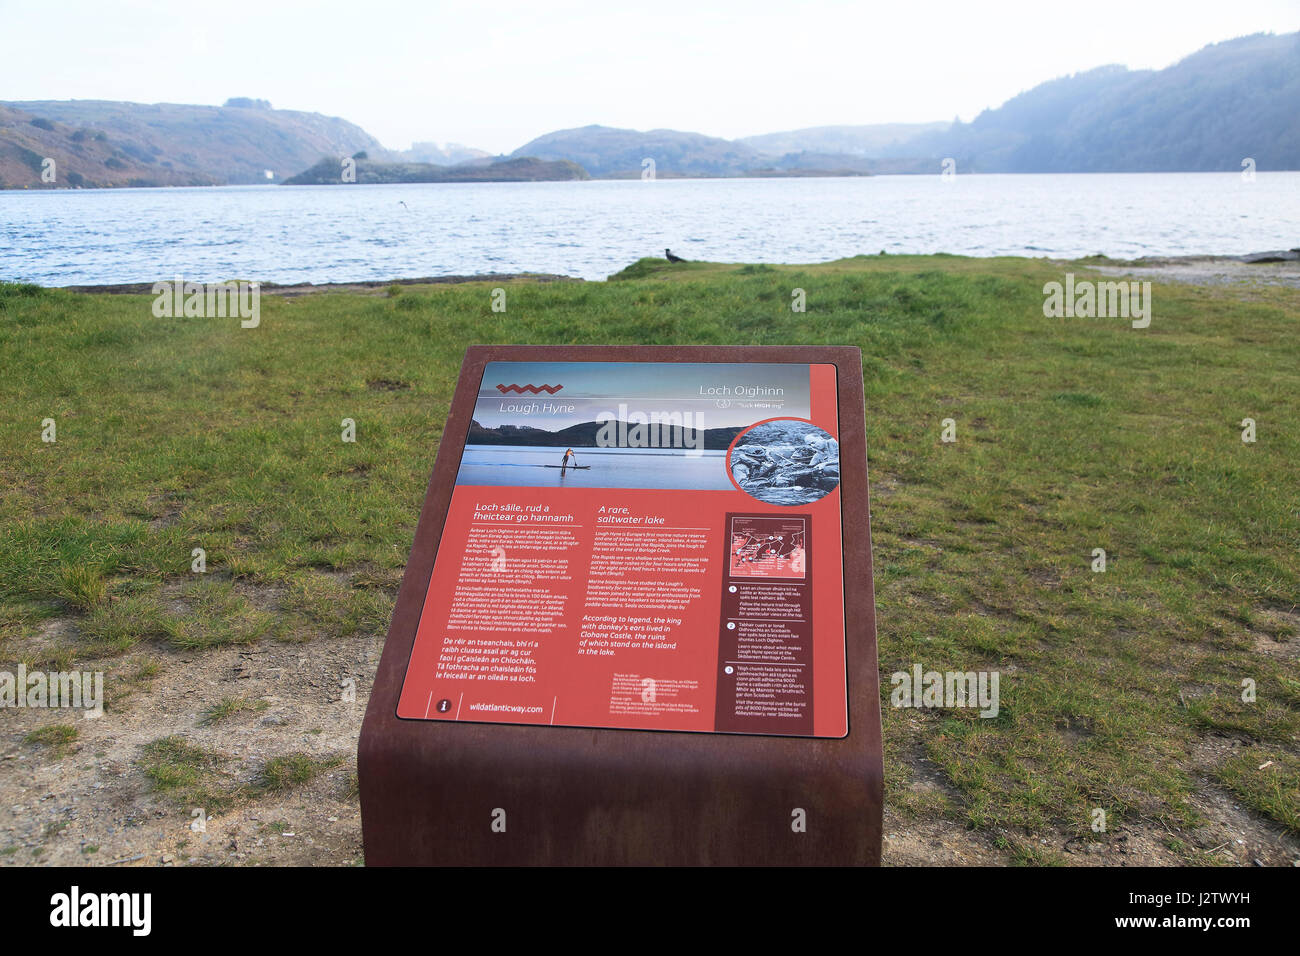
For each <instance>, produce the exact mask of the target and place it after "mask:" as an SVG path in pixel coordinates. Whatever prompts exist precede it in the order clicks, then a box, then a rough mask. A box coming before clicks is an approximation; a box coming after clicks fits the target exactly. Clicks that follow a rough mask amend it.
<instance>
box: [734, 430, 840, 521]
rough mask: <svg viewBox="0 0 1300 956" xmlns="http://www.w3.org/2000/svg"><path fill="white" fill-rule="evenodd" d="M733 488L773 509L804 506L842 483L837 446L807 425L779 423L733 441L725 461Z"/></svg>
mask: <svg viewBox="0 0 1300 956" xmlns="http://www.w3.org/2000/svg"><path fill="white" fill-rule="evenodd" d="M727 468H728V469H729V470H730V471H731V477H732V479H733V480H734V481H735V482H736V486H737V487H738V488H740V490H741V491H744V492H745V493H746V494H749V495H752V496H753V497H755V498H757V499H758V500H759V501H763V502H766V503H767V504H772V505H805V504H808V503H809V502H810V501H816V500H818V499H819V498H821V497H823V496H824V495H826V494H827V493H828V492H831V491H833V490H835V488H836V487H837V486H838V485H839V483H840V444H839V442H838V441H836V440H835V438H834V437H833V436H832V435H830V434H829V433H827V432H826V431H823V430H822V429H820V428H818V427H817V426H816V425H814V424H812V423H811V422H805V421H800V420H799V419H794V418H779V419H775V420H773V421H770V422H763V423H762V424H759V425H755V426H754V427H753V428H751V429H749V430H748V431H745V432H742V433H741V434H740V435H739V437H737V438H736V442H735V444H734V445H733V446H732V448H731V451H730V453H729V454H728V456H727Z"/></svg>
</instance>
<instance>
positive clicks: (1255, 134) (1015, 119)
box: [886, 33, 1300, 173]
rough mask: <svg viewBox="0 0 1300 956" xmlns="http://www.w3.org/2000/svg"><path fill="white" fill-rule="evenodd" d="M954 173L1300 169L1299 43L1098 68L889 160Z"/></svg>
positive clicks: (899, 150)
mask: <svg viewBox="0 0 1300 956" xmlns="http://www.w3.org/2000/svg"><path fill="white" fill-rule="evenodd" d="M886 154H887V155H893V156H896V157H900V156H907V157H912V158H915V157H921V156H923V157H927V158H929V159H930V160H932V163H931V164H930V166H931V168H933V169H935V170H937V169H938V162H939V159H940V158H941V157H947V156H951V157H953V158H954V159H956V160H957V171H958V172H959V173H960V172H985V173H1000V172H1006V173H1036V172H1177V171H1189V172H1199V171H1206V172H1208V171H1213V170H1219V171H1228V170H1234V171H1235V170H1240V169H1241V161H1242V160H1243V159H1244V158H1246V157H1251V158H1252V159H1254V160H1255V163H1256V165H1257V167H1258V168H1259V169H1261V170H1266V169H1300V33H1290V34H1285V35H1281V36H1274V35H1271V34H1256V35H1254V36H1249V37H1242V38H1240V39H1236V40H1228V41H1226V42H1224V43H1215V44H1212V45H1210V46H1207V47H1205V48H1204V49H1202V50H1200V51H1199V52H1197V53H1193V54H1192V55H1191V56H1189V57H1186V58H1185V59H1183V60H1181V61H1179V62H1178V63H1175V64H1174V65H1173V66H1170V67H1167V68H1166V69H1163V70H1128V69H1126V68H1124V67H1122V66H1104V67H1099V68H1097V69H1095V70H1089V71H1087V72H1085V73H1077V74H1075V75H1073V76H1067V77H1062V78H1060V79H1056V80H1051V81H1049V82H1047V83H1042V84H1040V85H1039V86H1036V87H1034V88H1033V89H1031V90H1029V91H1027V92H1025V93H1021V94H1020V95H1019V96H1016V97H1013V98H1012V99H1010V100H1008V101H1007V102H1006V103H1004V104H1003V105H1002V106H1000V107H998V108H997V109H995V110H985V111H984V112H983V113H981V114H980V115H979V116H978V117H976V118H975V119H974V120H973V121H972V122H970V123H967V124H955V125H953V126H952V127H951V128H950V129H949V130H947V131H944V132H939V133H928V134H922V135H919V136H917V137H914V138H912V139H910V140H907V141H906V142H903V143H900V144H897V145H896V146H894V147H891V148H889V149H887V150H886Z"/></svg>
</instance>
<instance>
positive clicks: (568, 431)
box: [466, 421, 744, 450]
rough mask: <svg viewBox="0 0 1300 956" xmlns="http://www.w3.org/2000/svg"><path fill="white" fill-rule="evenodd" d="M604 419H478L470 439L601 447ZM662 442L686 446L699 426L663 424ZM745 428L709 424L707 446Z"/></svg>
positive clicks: (720, 445) (724, 444)
mask: <svg viewBox="0 0 1300 956" xmlns="http://www.w3.org/2000/svg"><path fill="white" fill-rule="evenodd" d="M605 427H606V425H605V423H602V422H583V423H581V424H579V425H570V426H569V427H568V428H562V429H560V430H559V431H554V432H548V431H546V430H545V429H542V428H533V427H532V426H530V425H500V426H498V427H496V428H487V427H485V426H483V425H480V424H479V423H478V422H477V421H471V422H470V424H469V436H468V437H467V438H466V443H467V444H470V445H530V446H536V447H541V448H598V447H600V446H599V445H597V444H596V436H597V434H599V432H600V430H601V429H602V428H605ZM662 431H663V435H662V436H661V438H660V445H661V446H662V445H664V442H665V441H666V442H669V443H671V442H676V443H677V444H676V445H673V446H672V447H678V448H681V447H686V446H685V445H684V443H683V438H684V436H685V432H688V431H689V432H691V438H692V441H694V438H695V432H697V431H698V429H694V428H691V429H683V428H682V427H681V426H680V425H673V426H663V427H662ZM742 431H744V429H743V428H740V427H736V428H706V429H704V447H705V448H706V449H711V450H725V449H727V448H730V447H731V443H732V442H733V441H734V440H735V438H736V436H737V435H739V434H740V433H741V432H742Z"/></svg>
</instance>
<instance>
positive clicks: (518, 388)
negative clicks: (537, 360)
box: [497, 385, 564, 395]
mask: <svg viewBox="0 0 1300 956" xmlns="http://www.w3.org/2000/svg"><path fill="white" fill-rule="evenodd" d="M562 388H564V386H563V385H498V386H497V391H498V392H500V393H501V394H502V395H506V394H508V393H510V392H518V393H519V394H520V395H522V394H523V393H524V392H531V393H532V394H534V395H537V394H538V393H540V392H545V393H546V394H547V395H554V394H555V393H556V392H558V391H559V390H560V389H562Z"/></svg>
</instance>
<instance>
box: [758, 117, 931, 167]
mask: <svg viewBox="0 0 1300 956" xmlns="http://www.w3.org/2000/svg"><path fill="white" fill-rule="evenodd" d="M951 125H952V123H877V124H874V125H871V126H810V127H808V128H807V129H795V130H790V131H788V132H785V133H764V134H762V135H761V136H745V137H742V138H741V139H738V140H736V142H738V143H744V144H745V145H747V146H752V147H753V148H754V149H756V150H758V151H759V152H760V153H766V154H768V155H772V156H785V155H787V154H790V153H829V154H840V155H844V156H863V157H868V158H877V157H880V156H885V155H887V154H888V152H889V150H890V149H891V148H896V147H898V146H900V145H902V144H903V143H905V142H907V141H908V140H909V139H913V138H915V137H917V136H920V135H922V134H924V133H939V132H942V131H944V130H946V129H947V128H948V127H949V126H951Z"/></svg>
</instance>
